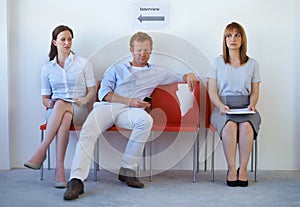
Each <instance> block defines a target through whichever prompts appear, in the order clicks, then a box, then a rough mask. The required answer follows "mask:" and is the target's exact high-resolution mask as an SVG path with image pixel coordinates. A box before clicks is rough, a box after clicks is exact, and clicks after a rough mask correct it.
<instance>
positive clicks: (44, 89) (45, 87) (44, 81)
mask: <svg viewBox="0 0 300 207" xmlns="http://www.w3.org/2000/svg"><path fill="white" fill-rule="evenodd" d="M51 93H52V91H51V87H50V83H49V78H48V73H47V70H46V67H45V66H43V67H42V70H41V95H42V96H47V95H51Z"/></svg>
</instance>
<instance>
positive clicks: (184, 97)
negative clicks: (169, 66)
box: [176, 84, 194, 116]
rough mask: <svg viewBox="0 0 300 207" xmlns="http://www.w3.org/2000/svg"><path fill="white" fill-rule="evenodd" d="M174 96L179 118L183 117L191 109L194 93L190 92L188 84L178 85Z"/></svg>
mask: <svg viewBox="0 0 300 207" xmlns="http://www.w3.org/2000/svg"><path fill="white" fill-rule="evenodd" d="M176 95H177V98H178V100H179V104H180V111H181V116H184V115H185V114H186V113H187V112H188V111H189V110H190V109H191V108H192V107H193V100H194V92H190V89H189V86H188V84H178V91H176Z"/></svg>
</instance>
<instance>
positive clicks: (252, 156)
mask: <svg viewBox="0 0 300 207" xmlns="http://www.w3.org/2000/svg"><path fill="white" fill-rule="evenodd" d="M254 142H255V141H253V143H252V151H251V172H253V158H254V155H253V153H254V149H253V148H254Z"/></svg>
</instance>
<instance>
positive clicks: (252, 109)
mask: <svg viewBox="0 0 300 207" xmlns="http://www.w3.org/2000/svg"><path fill="white" fill-rule="evenodd" d="M248 109H249V110H250V111H255V112H256V108H255V106H254V105H251V104H250V105H249V106H248Z"/></svg>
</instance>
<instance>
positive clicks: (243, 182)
mask: <svg viewBox="0 0 300 207" xmlns="http://www.w3.org/2000/svg"><path fill="white" fill-rule="evenodd" d="M239 171H240V168H238V169H237V171H236V172H237V177H238V178H239ZM237 185H238V186H240V187H247V186H248V180H239V179H238V180H237Z"/></svg>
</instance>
